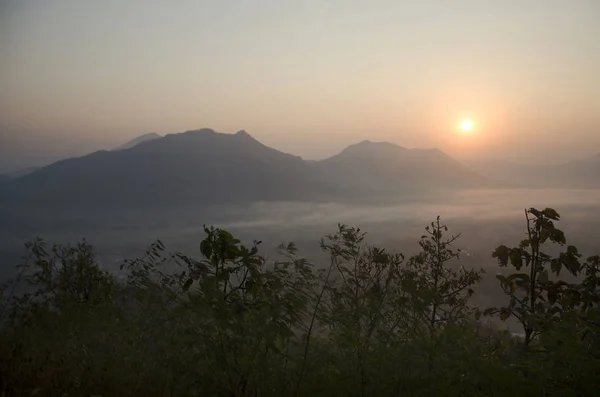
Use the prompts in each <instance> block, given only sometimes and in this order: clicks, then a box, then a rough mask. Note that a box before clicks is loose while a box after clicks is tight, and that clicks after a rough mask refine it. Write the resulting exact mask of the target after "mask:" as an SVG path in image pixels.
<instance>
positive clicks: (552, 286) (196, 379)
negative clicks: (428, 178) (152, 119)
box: [0, 209, 600, 396]
mask: <svg viewBox="0 0 600 397" xmlns="http://www.w3.org/2000/svg"><path fill="white" fill-rule="evenodd" d="M559 219H560V217H559V215H558V213H557V212H556V211H554V210H552V209H545V210H543V211H538V210H535V209H530V210H528V211H527V226H528V238H527V239H526V240H524V241H523V242H521V244H519V245H518V246H517V247H514V248H509V247H507V246H500V247H498V248H497V249H496V250H495V252H494V254H493V256H494V257H495V258H497V260H498V262H499V264H500V266H502V267H509V266H510V267H511V268H513V269H514V273H512V274H507V275H499V276H498V279H499V281H500V287H501V289H502V290H503V291H504V293H505V294H506V295H507V298H508V300H509V303H508V304H507V305H506V306H504V307H501V308H492V309H489V310H487V311H486V313H487V314H491V315H497V316H498V317H499V318H500V319H502V320H506V319H508V318H510V317H515V318H517V319H518V320H519V321H520V322H521V325H522V326H523V329H524V332H525V335H526V337H525V339H524V340H521V339H520V338H515V337H513V336H512V335H511V334H510V333H509V332H507V331H505V330H500V329H498V328H497V326H496V325H494V324H492V323H483V322H481V319H480V318H479V310H478V308H475V307H473V306H472V305H471V304H470V298H471V297H472V296H473V294H474V288H475V285H476V284H477V283H478V282H479V280H480V279H481V277H482V271H481V270H476V269H465V268H463V267H462V266H460V262H459V260H460V250H459V249H456V248H454V245H455V243H456V242H457V240H458V238H459V235H456V236H455V235H450V237H447V233H448V228H447V226H445V225H444V224H442V223H441V220H440V218H439V217H438V218H437V219H436V220H435V221H434V222H432V223H431V224H430V225H429V226H428V227H427V228H426V229H425V234H424V235H423V236H422V237H421V239H420V241H419V245H420V248H421V251H420V252H419V253H418V254H417V255H414V256H413V257H411V258H409V259H408V260H405V258H404V256H403V255H401V254H397V253H393V252H389V251H387V250H385V249H383V248H380V247H377V246H372V245H368V244H366V243H365V234H364V233H363V232H361V231H360V229H357V228H353V227H348V226H346V225H339V226H338V229H337V230H336V231H335V233H332V234H330V235H326V236H325V237H324V238H323V239H322V240H321V249H322V250H323V252H324V253H325V254H326V255H327V257H328V259H329V260H328V262H327V264H325V265H321V266H318V267H317V266H313V265H312V264H310V263H308V262H307V261H306V260H305V259H302V258H300V257H298V256H297V254H298V253H297V249H296V247H295V246H294V245H293V244H287V245H282V246H281V247H280V259H279V260H276V261H267V260H266V259H265V258H264V257H262V256H261V255H260V253H259V251H260V250H259V245H260V242H258V241H256V242H254V243H253V244H252V245H251V246H246V245H244V244H242V242H241V241H240V240H238V239H236V238H235V237H234V236H233V235H232V234H231V233H229V232H227V231H225V230H222V229H218V228H214V227H210V228H208V227H206V228H205V229H204V232H205V238H204V239H203V240H202V241H201V243H200V245H199V255H198V257H197V258H193V257H189V256H186V255H183V254H180V253H168V252H166V251H165V247H164V245H163V244H162V242H160V241H157V242H156V243H154V244H152V245H151V246H150V248H149V250H148V251H147V252H146V253H145V255H143V256H142V257H141V258H138V259H134V260H128V261H125V262H124V263H123V265H122V267H121V270H122V272H123V275H124V276H125V278H124V280H123V281H122V282H118V281H117V279H116V278H115V276H114V275H112V274H111V273H108V272H106V271H104V270H102V269H101V267H100V265H99V264H98V263H97V261H96V260H95V256H94V252H93V250H92V247H91V246H90V245H89V244H87V243H86V242H85V241H84V242H82V243H79V244H77V245H75V246H73V247H71V246H53V247H52V248H51V249H47V248H46V245H45V244H44V243H43V242H42V241H40V240H36V241H34V242H32V243H30V244H27V246H26V250H27V255H26V257H25V259H24V263H23V264H22V265H20V266H19V267H18V276H17V278H16V279H15V280H14V282H12V283H9V284H7V285H5V286H4V287H3V288H2V290H1V292H2V301H1V312H0V315H1V317H0V387H1V390H2V392H3V393H6V394H7V395H32V394H34V395H63V394H64V393H68V395H94V394H95V395H147V396H154V395H161V396H162V395H192V396H193V395H200V396H205V395H208V396H286V395H296V396H394V395H396V396H401V395H402V396H404V395H410V396H431V395H445V396H494V395H496V396H504V395H515V396H538V395H544V396H551V395H556V396H563V395H564V396H566V395H594V392H595V390H596V389H595V388H596V382H595V380H596V379H597V377H598V375H600V374H599V373H598V371H599V370H598V368H600V365H599V364H600V363H599V361H598V360H599V359H600V310H599V304H600V292H599V285H600V280H599V276H600V263H599V262H600V258H599V257H598V256H593V257H590V258H588V259H587V261H582V260H581V255H580V254H579V252H578V250H577V249H576V248H575V247H572V246H567V248H566V250H565V251H564V252H562V253H558V254H557V255H555V256H553V257H551V256H550V255H547V254H545V253H543V252H542V249H543V247H544V245H547V244H549V243H553V244H558V245H559V246H561V245H564V244H566V238H565V236H564V233H562V232H561V231H560V230H559V229H557V228H556V227H555V223H556V222H557V221H559ZM563 269H567V271H568V272H570V273H571V274H573V275H574V276H576V277H578V278H577V280H578V282H566V281H564V280H561V279H560V275H561V271H562V270H563ZM527 335H529V336H527ZM523 346H525V347H526V349H523Z"/></svg>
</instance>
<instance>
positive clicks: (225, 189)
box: [3, 129, 327, 208]
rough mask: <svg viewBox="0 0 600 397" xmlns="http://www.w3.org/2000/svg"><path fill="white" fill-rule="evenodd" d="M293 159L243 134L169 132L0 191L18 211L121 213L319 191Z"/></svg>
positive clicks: (303, 196) (55, 168)
mask: <svg viewBox="0 0 600 397" xmlns="http://www.w3.org/2000/svg"><path fill="white" fill-rule="evenodd" d="M316 179H317V178H316V177H315V176H314V173H313V172H312V169H311V168H310V167H309V166H308V164H307V163H305V162H304V161H303V160H302V159H301V158H299V157H296V156H293V155H290V154H286V153H282V152H279V151H277V150H275V149H271V148H269V147H267V146H264V145H263V144H261V143H260V142H258V141H257V140H255V139H254V138H252V137H251V136H250V135H249V134H248V133H246V132H245V131H240V132H238V133H236V134H222V133H217V132H215V131H213V130H211V129H201V130H195V131H187V132H184V133H180V134H170V135H167V136H165V137H164V138H161V139H155V140H152V141H147V142H145V143H144V144H143V145H136V146H134V147H132V148H129V149H128V150H118V151H99V152H95V153H92V154H89V155H87V156H83V157H79V158H72V159H68V160H64V161H59V162H57V163H54V164H52V165H50V166H47V167H44V168H42V169H40V170H38V171H36V172H33V173H31V174H29V175H26V176H24V177H22V178H19V179H18V180H14V181H12V182H10V183H8V184H6V186H3V192H4V195H5V197H6V198H7V202H11V203H13V204H15V203H17V204H18V205H22V206H53V207H56V206H58V207H65V206H68V207H70V208H73V207H76V206H83V207H86V208H88V207H107V208H114V207H119V208H120V207H129V206H135V207H139V206H163V205H174V204H190V203H193V204H197V205H202V204H217V203H225V202H249V201H260V200H302V199H308V198H314V197H316V196H319V195H321V194H325V193H326V192H327V188H326V187H325V186H323V185H322V184H319V182H318V181H317V180H316Z"/></svg>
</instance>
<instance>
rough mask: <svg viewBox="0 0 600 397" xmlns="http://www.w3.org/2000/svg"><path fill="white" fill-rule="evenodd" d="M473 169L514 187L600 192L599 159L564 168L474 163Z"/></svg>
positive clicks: (507, 162) (498, 161)
mask: <svg viewBox="0 0 600 397" xmlns="http://www.w3.org/2000/svg"><path fill="white" fill-rule="evenodd" d="M470 168H471V169H472V170H474V171H475V172H478V173H480V174H481V175H484V176H486V177H488V178H491V179H494V180H497V181H502V182H506V183H509V184H510V185H511V186H513V187H533V188H571V189H576V188H579V189H597V188H600V155H597V156H593V157H587V158H583V159H579V160H574V161H571V162H568V163H563V164H548V165H542V164H519V163H513V162H509V161H503V160H485V161H479V162H474V163H473V164H471V165H470Z"/></svg>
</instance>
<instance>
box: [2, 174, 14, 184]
mask: <svg viewBox="0 0 600 397" xmlns="http://www.w3.org/2000/svg"><path fill="white" fill-rule="evenodd" d="M11 179H12V178H11V177H10V176H8V175H3V174H0V182H8V181H10V180H11Z"/></svg>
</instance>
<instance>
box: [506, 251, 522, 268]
mask: <svg viewBox="0 0 600 397" xmlns="http://www.w3.org/2000/svg"><path fill="white" fill-rule="evenodd" d="M509 257H510V264H511V265H513V266H514V267H515V269H517V270H521V268H522V267H523V256H522V255H521V250H520V249H518V248H513V249H511V250H510V253H509Z"/></svg>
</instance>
